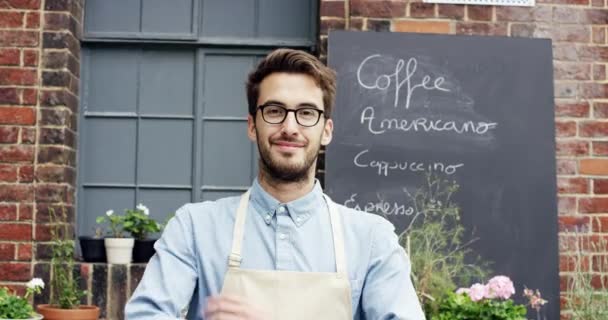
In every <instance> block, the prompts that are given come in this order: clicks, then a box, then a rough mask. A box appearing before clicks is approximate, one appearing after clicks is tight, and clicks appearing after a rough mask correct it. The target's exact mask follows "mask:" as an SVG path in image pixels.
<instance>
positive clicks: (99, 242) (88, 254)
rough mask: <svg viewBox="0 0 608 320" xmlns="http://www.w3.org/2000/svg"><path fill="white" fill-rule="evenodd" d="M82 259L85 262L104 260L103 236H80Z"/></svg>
mask: <svg viewBox="0 0 608 320" xmlns="http://www.w3.org/2000/svg"><path fill="white" fill-rule="evenodd" d="M78 239H79V240H80V249H81V250H82V259H83V260H84V261H86V262H106V246H105V241H104V239H103V238H95V237H89V236H80V237H78Z"/></svg>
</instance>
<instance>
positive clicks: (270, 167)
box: [256, 131, 321, 182]
mask: <svg viewBox="0 0 608 320" xmlns="http://www.w3.org/2000/svg"><path fill="white" fill-rule="evenodd" d="M256 135H257V131H256ZM283 140H284V141H289V140H288V139H283ZM257 144H258V151H259V153H260V164H261V166H260V169H261V170H262V171H263V172H264V173H265V174H266V175H267V176H268V177H269V178H271V179H273V180H276V181H280V182H302V181H304V180H306V179H308V175H309V173H310V169H311V168H312V167H313V166H314V164H315V163H316V161H317V157H318V156H319V151H320V150H321V142H320V139H319V143H318V144H317V145H316V146H312V148H311V149H309V150H308V151H306V152H305V154H304V159H303V160H302V161H298V162H296V163H286V162H287V161H281V160H282V159H278V158H276V157H275V158H273V156H272V154H271V151H270V146H268V147H267V146H266V145H263V144H261V143H260V139H259V136H258V139H257Z"/></svg>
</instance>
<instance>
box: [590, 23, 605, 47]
mask: <svg viewBox="0 0 608 320" xmlns="http://www.w3.org/2000/svg"><path fill="white" fill-rule="evenodd" d="M591 38H592V39H593V43H595V44H605V43H606V27H592V28H591Z"/></svg>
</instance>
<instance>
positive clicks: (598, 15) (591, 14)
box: [585, 9, 608, 24]
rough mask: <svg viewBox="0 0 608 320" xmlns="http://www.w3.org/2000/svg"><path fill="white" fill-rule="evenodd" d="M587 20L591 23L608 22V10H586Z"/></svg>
mask: <svg viewBox="0 0 608 320" xmlns="http://www.w3.org/2000/svg"><path fill="white" fill-rule="evenodd" d="M585 18H586V19H585V22H586V23H591V24H608V11H606V9H588V10H585Z"/></svg>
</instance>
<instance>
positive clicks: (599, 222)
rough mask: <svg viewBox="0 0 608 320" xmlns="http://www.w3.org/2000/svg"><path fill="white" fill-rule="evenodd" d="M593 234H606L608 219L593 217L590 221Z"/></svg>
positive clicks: (607, 231)
mask: <svg viewBox="0 0 608 320" xmlns="http://www.w3.org/2000/svg"><path fill="white" fill-rule="evenodd" d="M591 225H592V227H591V230H592V231H593V232H599V233H608V217H594V218H593V219H592V220H591Z"/></svg>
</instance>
